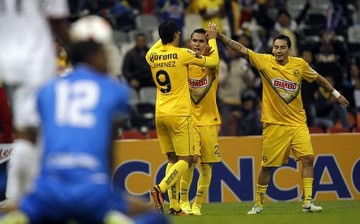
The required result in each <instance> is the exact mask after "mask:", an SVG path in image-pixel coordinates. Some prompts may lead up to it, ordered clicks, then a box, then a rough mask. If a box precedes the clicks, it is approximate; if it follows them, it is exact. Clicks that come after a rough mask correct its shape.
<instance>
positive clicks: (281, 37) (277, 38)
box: [273, 34, 291, 48]
mask: <svg viewBox="0 0 360 224" xmlns="http://www.w3.org/2000/svg"><path fill="white" fill-rule="evenodd" d="M276 40H285V41H286V42H287V45H288V48H291V40H290V37H288V36H286V35H284V34H280V35H279V36H277V37H275V39H274V41H273V44H274V43H275V41H276Z"/></svg>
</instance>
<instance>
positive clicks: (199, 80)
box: [180, 29, 221, 215]
mask: <svg viewBox="0 0 360 224" xmlns="http://www.w3.org/2000/svg"><path fill="white" fill-rule="evenodd" d="M189 45H190V47H191V49H192V50H193V51H195V52H196V53H198V54H202V55H207V54H209V53H210V51H211V49H210V47H209V46H208V44H207V38H206V30H205V29H196V30H194V32H193V33H192V34H191V37H190V43H189ZM213 54H218V52H213ZM218 63H219V62H218ZM218 68H219V66H216V67H215V68H205V67H200V66H195V65H191V66H189V87H190V97H191V106H192V107H191V116H192V118H193V121H194V128H195V135H194V136H195V137H194V144H195V151H194V157H193V163H192V165H191V167H190V168H189V170H188V171H187V172H186V173H185V174H184V175H183V176H182V177H181V183H180V207H181V209H182V210H183V211H184V212H186V213H189V214H194V215H201V206H202V205H203V204H204V203H205V201H206V198H207V192H208V190H209V186H210V182H211V176H212V163H216V162H220V151H219V143H218V132H219V125H220V124H221V120H220V115H219V111H218V107H217V104H216V91H217V86H218V80H219V78H218V77H219V69H218ZM198 158H200V167H199V168H200V176H199V180H198V183H197V191H196V198H195V201H194V203H193V204H192V206H190V203H189V188H190V186H191V182H192V179H193V173H194V169H195V167H196V164H197V161H198Z"/></svg>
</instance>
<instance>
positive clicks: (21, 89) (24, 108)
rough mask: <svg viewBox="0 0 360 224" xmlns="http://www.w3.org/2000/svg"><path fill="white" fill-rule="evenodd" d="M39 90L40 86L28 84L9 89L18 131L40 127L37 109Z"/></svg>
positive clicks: (15, 125) (14, 120)
mask: <svg viewBox="0 0 360 224" xmlns="http://www.w3.org/2000/svg"><path fill="white" fill-rule="evenodd" d="M38 89H39V87H38V86H30V85H26V84H24V85H21V86H11V87H9V86H8V87H7V91H8V93H9V94H8V96H9V98H10V100H9V102H10V104H11V108H12V113H13V124H14V127H15V129H16V130H23V129H25V128H37V127H39V125H40V121H39V115H38V111H37V109H36V98H37V91H38Z"/></svg>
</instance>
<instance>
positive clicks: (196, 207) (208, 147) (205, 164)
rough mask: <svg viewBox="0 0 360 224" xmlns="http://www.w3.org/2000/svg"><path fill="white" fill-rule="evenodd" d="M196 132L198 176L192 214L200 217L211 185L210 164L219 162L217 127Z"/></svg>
mask: <svg viewBox="0 0 360 224" xmlns="http://www.w3.org/2000/svg"><path fill="white" fill-rule="evenodd" d="M197 130H198V132H199V133H200V137H201V139H200V140H201V158H200V166H199V168H200V169H199V170H200V175H199V180H198V183H197V190H196V197H195V201H194V203H193V204H192V212H193V214H194V215H201V208H202V205H204V204H205V203H206V200H207V195H208V191H209V187H210V183H211V178H212V164H213V163H218V162H220V148H219V143H218V132H219V127H218V125H209V126H200V127H197Z"/></svg>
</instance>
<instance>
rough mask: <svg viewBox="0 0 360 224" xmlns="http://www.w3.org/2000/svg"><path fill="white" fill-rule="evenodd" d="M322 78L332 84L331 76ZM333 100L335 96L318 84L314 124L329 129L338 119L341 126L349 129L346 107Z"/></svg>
mask: <svg viewBox="0 0 360 224" xmlns="http://www.w3.org/2000/svg"><path fill="white" fill-rule="evenodd" d="M324 78H325V79H326V80H327V81H328V82H329V83H330V84H331V85H332V86H334V84H335V83H334V79H333V78H332V77H331V76H324ZM334 102H335V98H334V97H333V96H332V95H331V93H329V92H328V91H326V90H325V89H324V88H323V87H321V86H319V87H318V89H317V91H316V92H315V107H316V117H315V123H314V125H315V126H318V127H321V128H323V129H324V130H329V129H330V128H332V127H334V126H335V124H336V122H337V121H338V120H340V122H341V125H342V127H344V128H348V129H349V130H350V128H351V125H350V121H349V118H348V112H347V109H346V107H345V106H343V105H340V104H336V103H334Z"/></svg>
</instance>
